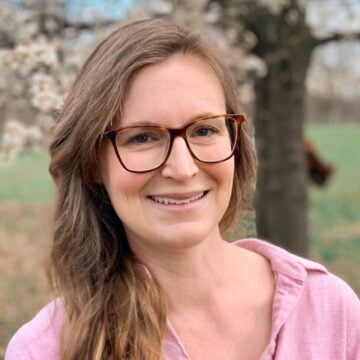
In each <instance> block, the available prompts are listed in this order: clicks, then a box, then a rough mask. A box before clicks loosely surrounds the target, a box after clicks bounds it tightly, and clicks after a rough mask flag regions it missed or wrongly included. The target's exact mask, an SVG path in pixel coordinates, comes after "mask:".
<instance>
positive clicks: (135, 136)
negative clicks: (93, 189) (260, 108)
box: [103, 114, 245, 173]
mask: <svg viewBox="0 0 360 360" xmlns="http://www.w3.org/2000/svg"><path fill="white" fill-rule="evenodd" d="M244 121H245V117H244V116H243V115H238V114H222V115H211V116H207V117H202V118H200V119H196V120H194V121H192V122H191V123H189V124H187V125H185V126H184V127H181V128H167V127H164V126H155V125H154V126H153V125H136V126H127V127H121V128H118V129H115V130H109V131H106V132H105V133H104V134H103V138H104V139H106V140H109V141H111V143H112V145H113V148H114V151H115V154H116V156H117V158H118V159H119V162H120V164H121V165H122V166H123V167H124V168H125V169H126V170H127V171H130V172H133V173H145V172H148V171H153V170H156V169H158V168H160V167H161V166H162V165H163V164H164V163H165V162H166V160H167V159H168V157H169V155H170V153H171V149H172V145H173V142H174V139H175V138H177V137H181V138H183V139H184V141H185V143H186V146H187V148H188V150H189V152H190V154H191V155H192V156H193V157H194V158H195V159H196V160H198V161H200V162H203V163H210V164H211V163H219V162H222V161H225V160H228V159H230V158H231V157H232V156H233V154H234V151H235V148H236V144H237V142H238V138H239V133H240V128H241V124H242V123H243V122H244Z"/></svg>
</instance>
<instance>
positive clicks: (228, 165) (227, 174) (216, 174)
mask: <svg viewBox="0 0 360 360" xmlns="http://www.w3.org/2000/svg"><path fill="white" fill-rule="evenodd" d="M234 171H235V169H234V159H233V158H230V159H229V160H227V161H224V162H221V163H218V164H217V166H216V168H214V169H213V170H212V176H213V178H214V179H216V182H217V184H218V186H219V188H220V189H222V190H223V191H230V192H231V189H232V185H233V179H234Z"/></svg>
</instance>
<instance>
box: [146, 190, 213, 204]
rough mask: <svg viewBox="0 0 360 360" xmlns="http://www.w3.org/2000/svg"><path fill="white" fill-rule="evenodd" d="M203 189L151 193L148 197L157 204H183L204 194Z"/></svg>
mask: <svg viewBox="0 0 360 360" xmlns="http://www.w3.org/2000/svg"><path fill="white" fill-rule="evenodd" d="M205 194H206V192H205V191H198V192H192V193H186V194H178V193H176V194H164V195H152V196H149V198H150V199H151V200H153V201H155V202H157V203H159V204H165V205H184V204H189V203H191V202H193V201H196V200H199V199H201V198H203V197H204V196H205Z"/></svg>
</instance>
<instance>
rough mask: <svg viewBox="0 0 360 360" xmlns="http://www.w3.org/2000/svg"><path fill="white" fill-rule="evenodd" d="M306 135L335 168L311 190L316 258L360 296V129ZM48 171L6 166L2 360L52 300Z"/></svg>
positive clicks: (0, 213) (0, 237)
mask: <svg viewBox="0 0 360 360" xmlns="http://www.w3.org/2000/svg"><path fill="white" fill-rule="evenodd" d="M306 132H307V135H308V136H309V137H311V139H312V140H313V141H314V143H315V144H316V148H317V150H318V152H319V154H320V155H321V157H322V158H323V159H324V160H325V161H327V162H329V163H331V164H332V165H333V166H334V167H335V168H336V170H335V173H334V175H333V177H332V178H331V181H330V183H329V184H328V186H326V187H324V188H317V187H314V186H311V188H310V198H309V223H310V234H309V235H310V242H311V250H310V257H311V258H312V259H315V260H317V261H319V262H321V263H323V264H325V265H326V267H327V268H328V269H329V270H331V271H332V272H334V273H335V274H337V275H339V276H340V277H342V278H344V279H345V280H346V281H347V282H349V283H350V284H351V286H352V287H353V288H354V289H355V291H356V292H357V293H358V294H360V277H359V272H360V151H359V145H358V143H359V139H360V126H359V125H338V124H337V125H312V126H311V127H309V128H307V131H306ZM47 167H48V157H47V155H46V154H44V153H41V152H40V153H26V154H23V155H21V156H20V157H19V158H18V159H16V161H15V162H14V163H12V164H10V165H0V308H1V312H0V358H2V356H3V354H4V350H5V346H6V343H7V342H8V340H9V337H10V336H11V334H12V333H13V332H14V331H15V330H16V329H17V328H18V327H19V326H20V324H22V323H24V322H26V321H27V320H29V319H30V318H31V317H32V316H33V315H34V314H35V313H36V311H37V310H38V309H39V308H40V307H41V306H42V305H44V304H45V303H46V302H47V301H48V300H49V299H50V298H51V296H52V294H51V290H50V288H49V286H48V285H47V277H46V270H45V269H46V259H47V254H48V251H49V243H50V238H51V225H50V224H51V218H52V212H53V206H52V203H53V198H54V194H53V186H52V181H51V179H50V177H49V175H48V173H47ZM249 228H252V226H251V224H250V225H249Z"/></svg>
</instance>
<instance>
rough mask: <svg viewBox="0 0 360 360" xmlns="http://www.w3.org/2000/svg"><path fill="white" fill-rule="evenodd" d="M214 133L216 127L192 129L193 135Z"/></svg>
mask: <svg viewBox="0 0 360 360" xmlns="http://www.w3.org/2000/svg"><path fill="white" fill-rule="evenodd" d="M215 133H216V129H214V128H210V127H202V128H198V129H196V130H195V131H194V133H193V136H211V135H213V134H215Z"/></svg>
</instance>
